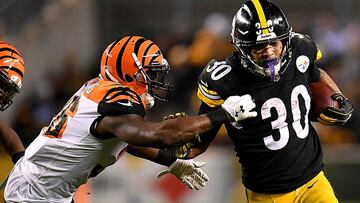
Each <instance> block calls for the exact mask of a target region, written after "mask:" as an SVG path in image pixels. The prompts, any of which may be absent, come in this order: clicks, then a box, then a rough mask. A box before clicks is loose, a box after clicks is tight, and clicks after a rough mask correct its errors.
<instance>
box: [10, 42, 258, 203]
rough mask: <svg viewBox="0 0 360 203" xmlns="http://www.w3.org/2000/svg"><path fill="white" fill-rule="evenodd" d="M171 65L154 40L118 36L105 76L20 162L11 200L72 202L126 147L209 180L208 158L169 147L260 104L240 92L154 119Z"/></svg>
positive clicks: (190, 181)
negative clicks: (204, 108)
mask: <svg viewBox="0 0 360 203" xmlns="http://www.w3.org/2000/svg"><path fill="white" fill-rule="evenodd" d="M169 70H170V68H169V65H168V63H167V62H166V60H165V58H164V57H163V55H162V53H161V51H160V49H159V48H158V46H157V45H156V44H155V43H154V42H152V41H151V40H148V39H146V38H144V37H140V36H126V37H123V38H121V39H119V40H116V41H114V42H113V43H111V44H110V45H109V46H108V47H107V48H106V50H105V51H104V53H103V55H102V59H101V73H100V75H99V77H98V78H95V79H92V80H90V81H88V82H86V83H85V84H84V85H83V86H82V87H81V88H80V89H79V90H78V91H77V92H76V93H75V94H74V95H73V96H72V97H71V98H70V99H69V101H68V102H67V104H66V105H65V106H64V108H63V109H62V110H61V111H60V112H59V113H58V114H57V115H56V116H55V117H54V118H53V120H52V121H51V123H50V124H49V126H47V127H45V128H43V130H42V131H41V132H40V134H39V136H38V137H37V138H36V139H35V140H34V141H33V142H32V143H31V144H30V146H29V147H28V148H27V149H26V151H25V155H24V157H23V158H22V159H20V160H19V161H18V162H17V164H16V165H15V167H14V169H13V171H12V172H11V174H10V176H9V180H8V183H7V185H6V188H5V200H6V201H7V203H14V202H38V203H39V202H44V203H45V202H46V203H49V202H54V203H55V202H56V203H60V202H61V203H63V202H64V203H67V202H71V200H72V195H73V194H74V192H75V191H76V190H77V189H78V187H79V186H80V185H82V184H84V183H86V182H87V180H88V178H91V177H94V176H96V175H97V174H99V173H100V172H101V171H102V170H104V169H105V168H106V167H107V166H110V165H112V164H114V163H115V162H116V161H117V160H118V159H119V158H120V157H121V155H122V154H123V153H124V152H126V151H127V152H129V153H131V154H133V155H135V156H139V157H142V158H146V159H149V160H152V161H154V162H156V163H159V164H163V165H167V166H169V168H168V169H167V170H166V171H165V173H172V174H174V175H175V176H176V177H177V178H178V179H180V180H181V181H182V182H183V183H184V184H186V185H187V186H188V187H189V188H195V189H199V188H200V187H202V186H204V185H205V182H206V181H207V180H208V177H207V176H206V174H205V173H204V172H203V171H202V170H201V169H200V167H202V166H203V165H204V163H201V162H195V161H193V160H176V159H173V158H172V157H173V156H171V152H170V153H169V151H166V150H165V149H162V148H165V147H169V146H171V145H180V144H184V143H186V142H188V141H192V140H196V139H197V138H198V137H199V136H198V135H200V134H202V133H204V132H206V131H208V130H210V129H212V126H213V125H216V124H219V123H223V122H229V121H238V120H242V119H246V118H248V117H254V116H256V113H255V115H254V112H251V109H253V108H254V107H255V104H254V103H253V101H252V99H251V97H250V96H249V95H245V96H234V97H230V98H229V99H228V100H226V101H225V102H224V104H223V105H222V108H220V109H218V110H216V111H213V112H209V113H207V114H203V115H198V116H193V117H191V116H189V117H181V118H175V119H170V120H164V121H161V122H150V121H147V120H145V118H144V117H145V114H146V111H147V110H148V109H149V108H151V107H152V106H153V105H154V101H155V100H154V98H156V99H159V100H163V101H166V100H167V97H168V95H169V92H170V89H171V86H170V85H169V83H168V80H167V73H168V72H169ZM244 109H245V110H244ZM152 147H154V148H152Z"/></svg>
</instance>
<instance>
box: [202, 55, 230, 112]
mask: <svg viewBox="0 0 360 203" xmlns="http://www.w3.org/2000/svg"><path fill="white" fill-rule="evenodd" d="M231 70H232V67H231V65H230V64H228V63H227V62H226V61H219V62H218V61H216V60H215V59H212V60H210V62H209V63H208V64H207V65H206V66H205V68H204V70H203V71H202V73H201V75H200V77H199V81H198V83H199V84H198V91H197V95H198V97H199V98H200V99H201V100H202V101H203V102H205V103H206V104H207V105H208V106H210V107H216V106H219V105H221V104H222V103H224V100H223V99H222V96H221V92H222V89H221V88H222V87H225V85H224V84H225V83H226V81H228V80H227V77H228V73H230V72H231Z"/></svg>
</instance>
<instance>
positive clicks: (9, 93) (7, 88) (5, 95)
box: [0, 71, 20, 111]
mask: <svg viewBox="0 0 360 203" xmlns="http://www.w3.org/2000/svg"><path fill="white" fill-rule="evenodd" d="M19 91H20V88H19V87H18V86H17V85H16V84H15V82H13V81H12V80H10V79H9V78H8V77H7V75H6V73H4V72H3V71H0V111H4V110H5V109H7V108H8V107H9V106H10V105H11V104H12V103H13V101H12V99H13V98H14V96H15V94H16V93H19Z"/></svg>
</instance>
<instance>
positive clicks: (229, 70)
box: [198, 34, 322, 193]
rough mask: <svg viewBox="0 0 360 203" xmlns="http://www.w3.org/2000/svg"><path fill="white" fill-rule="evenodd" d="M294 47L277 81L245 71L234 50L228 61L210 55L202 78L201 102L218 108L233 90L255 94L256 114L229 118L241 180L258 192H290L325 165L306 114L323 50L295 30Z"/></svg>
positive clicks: (317, 139)
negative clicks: (237, 120) (232, 121)
mask: <svg viewBox="0 0 360 203" xmlns="http://www.w3.org/2000/svg"><path fill="white" fill-rule="evenodd" d="M291 49H292V56H291V59H290V61H287V62H285V65H286V64H287V65H288V66H287V69H286V70H285V71H284V72H283V73H282V74H281V76H280V80H279V81H277V82H272V81H270V80H268V79H263V78H260V77H258V76H256V75H254V74H251V73H249V72H247V71H246V70H245V69H244V68H243V67H241V66H242V64H241V61H240V59H238V57H235V55H236V53H234V55H231V56H229V57H228V58H227V59H226V60H225V61H220V62H217V61H215V60H212V61H210V62H209V64H208V65H207V66H206V67H205V68H204V70H203V72H202V74H201V76H200V78H199V89H198V96H199V98H200V99H201V100H202V102H203V104H202V107H204V106H206V107H213V108H216V107H218V106H219V105H221V104H222V103H223V102H224V100H225V99H226V98H228V97H229V96H232V95H240V96H241V95H244V94H250V95H251V96H252V98H253V99H254V100H255V103H256V108H255V111H256V112H257V113H258V114H257V117H255V118H249V119H246V120H244V121H241V122H240V125H232V124H226V129H227V132H228V135H229V137H230V138H231V140H232V142H233V143H234V145H235V151H236V152H237V156H238V157H239V159H240V163H241V164H242V168H243V183H244V185H245V186H246V187H247V188H249V189H250V190H253V191H255V192H260V193H284V192H289V191H292V190H294V189H296V188H297V187H299V186H301V185H303V184H304V183H306V182H307V181H309V180H310V179H312V178H313V177H314V176H315V175H316V174H318V173H319V171H320V170H322V161H321V160H322V149H321V146H320V142H319V138H318V135H317V133H316V132H315V130H314V128H313V127H312V126H311V124H310V121H309V118H308V115H309V110H310V102H311V96H310V95H311V94H310V89H309V83H311V82H314V81H318V80H319V75H320V72H319V68H318V67H317V66H316V65H315V60H316V59H317V58H319V56H320V57H321V53H320V52H319V51H318V50H317V48H316V45H315V43H314V42H313V41H312V40H311V39H309V38H308V37H307V36H305V35H300V34H294V35H293V37H292V40H291ZM209 109H211V108H201V109H200V112H201V113H204V112H205V111H207V110H209ZM235 126H236V127H235Z"/></svg>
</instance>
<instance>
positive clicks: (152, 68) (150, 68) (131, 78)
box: [100, 36, 172, 101]
mask: <svg viewBox="0 0 360 203" xmlns="http://www.w3.org/2000/svg"><path fill="white" fill-rule="evenodd" d="M169 71H170V66H169V64H168V62H167V61H166V59H165V58H164V56H163V54H162V53H161V51H160V49H159V47H158V46H157V45H156V44H155V43H154V42H153V41H151V40H149V39H146V38H144V37H140V36H126V37H123V38H121V39H118V40H116V41H114V42H113V43H111V44H110V45H109V46H108V47H107V48H106V49H105V51H104V53H103V55H102V57H101V65H100V77H101V78H102V79H104V80H110V81H114V82H117V83H120V84H123V85H126V86H129V87H131V88H132V89H134V90H135V91H136V92H137V93H138V94H139V95H142V94H144V93H146V92H147V93H149V94H150V95H151V96H153V97H155V98H157V99H159V100H161V101H166V100H167V99H168V97H169V95H170V93H171V89H172V87H171V85H170V83H169V80H168V73H169Z"/></svg>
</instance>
